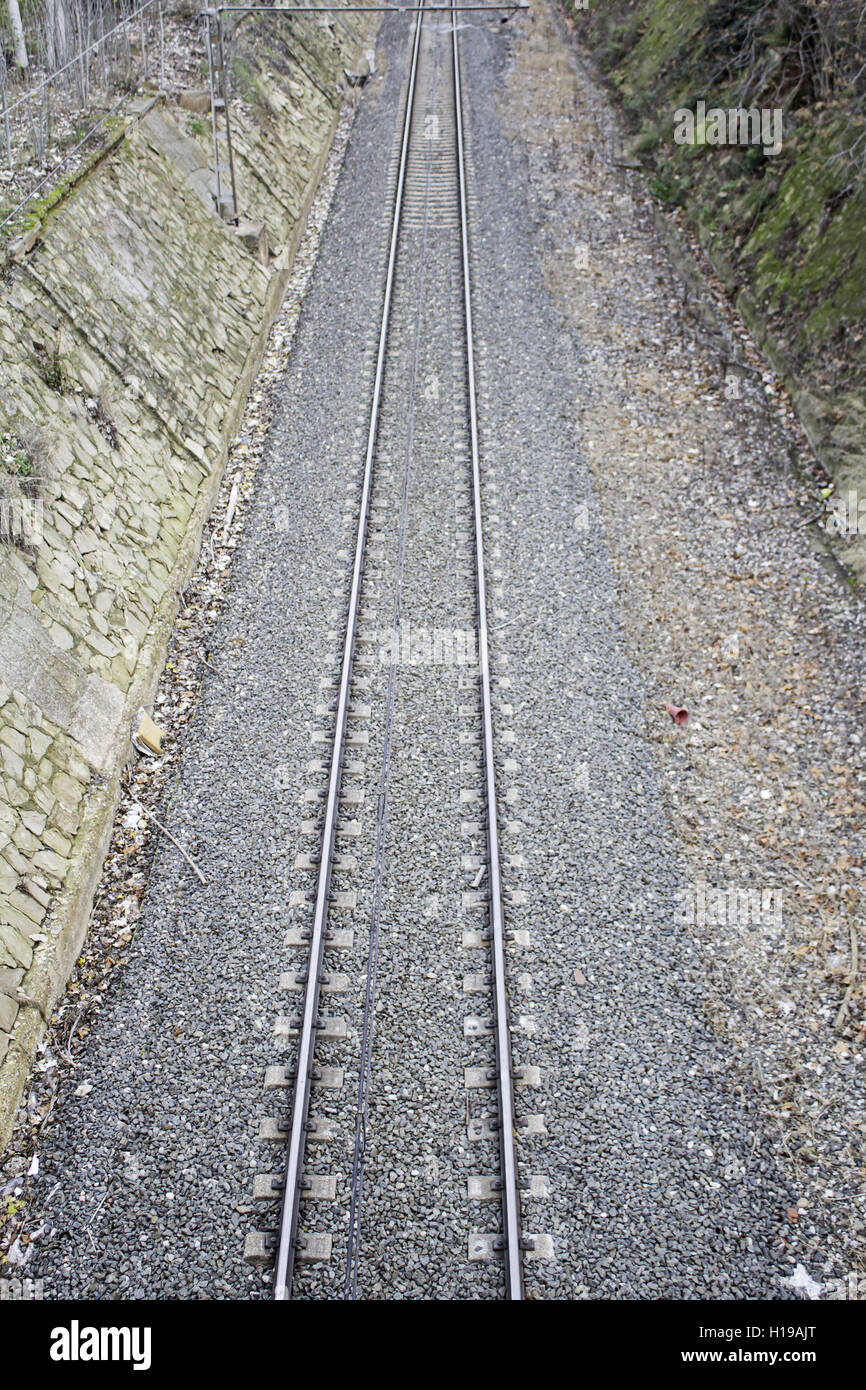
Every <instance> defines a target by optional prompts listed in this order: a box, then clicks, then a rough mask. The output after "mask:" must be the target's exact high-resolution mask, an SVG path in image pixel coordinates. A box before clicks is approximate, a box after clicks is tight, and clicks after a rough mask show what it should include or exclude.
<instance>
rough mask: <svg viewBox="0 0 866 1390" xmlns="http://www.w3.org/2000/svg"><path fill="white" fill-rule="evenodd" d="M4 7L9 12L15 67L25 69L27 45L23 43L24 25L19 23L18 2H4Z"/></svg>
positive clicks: (15, 0)
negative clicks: (5, 6)
mask: <svg viewBox="0 0 866 1390" xmlns="http://www.w3.org/2000/svg"><path fill="white" fill-rule="evenodd" d="M6 5H7V8H8V10H9V23H10V25H11V26H12V43H13V46H14V49H15V66H16V67H18V68H26V67H27V44H26V43H25V42H24V25H23V24H22V23H21V11H20V9H19V8H18V0H6Z"/></svg>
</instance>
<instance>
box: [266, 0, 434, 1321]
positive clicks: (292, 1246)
mask: <svg viewBox="0 0 866 1390" xmlns="http://www.w3.org/2000/svg"><path fill="white" fill-rule="evenodd" d="M423 23H424V6H423V4H422V6H421V7H420V10H419V13H418V18H417V20H416V21H415V37H414V44H413V50H412V63H411V68H410V73H409V86H408V90H407V93H406V114H405V118H404V122H403V139H402V145H401V149H400V165H399V172H398V176H397V188H396V192H395V195H394V213H393V220H392V224H391V243H390V248H389V253H388V269H387V274H386V278H385V295H384V303H383V308H382V322H381V327H380V330H379V351H378V356H377V360H376V376H375V381H374V385H373V398H372V402H371V405H370V425H369V430H368V433H367V452H366V456H365V460H364V481H363V486H362V490H361V503H360V510H359V517H358V537H357V541H356V544H355V563H354V567H353V570H352V587H351V591H350V595H349V612H348V617H347V620H346V637H345V642H344V645H343V662H342V672H341V676H340V693H339V697H338V700H337V712H336V719H335V726H334V745H333V749H332V751H331V768H330V774H329V779H328V798H327V802H326V807H325V823H324V828H323V831H322V857H321V860H320V863H319V875H318V881H317V886H316V905H315V911H314V914H313V929H312V936H311V940H310V955H309V966H308V969H307V984H306V990H305V993H304V1010H303V1017H302V1020H301V1028H300V1033H299V1037H298V1054H297V1056H298V1060H297V1068H296V1073H295V1075H296V1081H295V1096H294V1104H293V1107H292V1123H291V1133H290V1136H289V1153H288V1161H287V1165H286V1181H285V1190H284V1193H283V1204H282V1209H281V1213H280V1228H279V1240H278V1246H277V1258H276V1267H275V1272H274V1299H275V1301H277V1302H282V1301H285V1300H287V1299H289V1298H290V1297H291V1289H292V1276H293V1273H294V1263H295V1250H296V1241H297V1237H298V1221H299V1216H300V1202H301V1182H302V1176H303V1163H304V1153H305V1149H306V1127H307V1121H308V1117H309V1109H310V1090H311V1084H312V1072H313V1062H314V1051H315V1035H316V1020H317V1016H318V1011H319V994H320V989H321V975H322V960H323V957H324V950H325V932H326V922H327V915H328V904H329V896H330V883H331V869H332V866H333V859H334V841H335V837H336V830H337V812H338V808H339V797H340V784H341V781H342V775H343V755H344V751H345V743H346V721H347V718H348V710H349V689H350V686H351V680H352V665H353V659H354V649H355V635H356V631H357V626H358V610H359V607H360V599H361V580H362V576H363V570H364V550H365V547H366V540H367V526H368V521H369V512H370V495H371V491H372V480H373V457H374V454H375V450H376V438H377V434H378V427H379V405H380V400H381V396H382V382H383V378H384V373H385V350H386V346H387V339H388V324H389V319H390V314H391V297H392V292H393V288H394V270H395V265H396V260H397V242H398V238H399V232H400V216H401V212H402V208H403V191H404V187H405V183H406V166H407V163H408V154H409V136H410V133H411V129H412V108H413V104H414V100H415V79H416V76H417V72H418V54H419V52H420V47H421V30H422V27H423Z"/></svg>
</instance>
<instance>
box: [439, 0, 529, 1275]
mask: <svg viewBox="0 0 866 1390" xmlns="http://www.w3.org/2000/svg"><path fill="white" fill-rule="evenodd" d="M458 9H459V6H458V5H456V4H454V3H453V0H452V5H451V10H452V17H451V40H452V44H453V52H454V115H455V123H456V128H457V139H456V145H457V171H458V180H459V193H460V238H461V243H462V259H463V311H464V318H465V324H466V379H467V388H468V395H469V431H470V438H471V445H472V492H473V509H474V517H475V583H476V589H477V595H478V664H479V669H480V675H481V722H482V733H483V746H484V776H485V783H486V788H487V858H488V865H489V874H490V944H491V952H492V956H493V998H494V1031H495V1040H496V1090H497V1100H498V1108H499V1152H500V1163H501V1173H500V1181H501V1184H502V1238H503V1240H504V1242H505V1249H504V1254H505V1286H506V1296H507V1297H508V1298H509V1299H518V1300H519V1299H522V1298H523V1266H522V1260H521V1237H520V1191H519V1187H518V1179H517V1154H516V1151H515V1145H514V1083H513V1078H512V1074H511V1033H510V1029H509V1026H508V1017H509V1016H508V992H507V988H506V981H505V926H504V918H503V911H502V873H501V868H500V862H499V826H498V816H497V803H496V774H495V768H494V762H493V715H492V702H491V695H490V654H489V651H488V631H487V582H486V578H485V573H484V539H483V531H482V512H481V465H480V459H479V447H478V402H477V396H476V390H475V349H474V345H473V327H472V286H471V281H470V275H469V227H468V216H467V197H466V160H465V156H464V149H463V146H464V139H463V97H462V90H461V84H460V52H459V46H458V39H457V18H456V12H457V11H458Z"/></svg>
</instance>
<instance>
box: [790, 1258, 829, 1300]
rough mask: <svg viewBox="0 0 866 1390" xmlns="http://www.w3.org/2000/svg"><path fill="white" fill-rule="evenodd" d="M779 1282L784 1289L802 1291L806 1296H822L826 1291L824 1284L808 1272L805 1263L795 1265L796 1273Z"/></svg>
mask: <svg viewBox="0 0 866 1390" xmlns="http://www.w3.org/2000/svg"><path fill="white" fill-rule="evenodd" d="M779 1283H780V1284H781V1285H782V1287H783V1288H784V1289H793V1290H794V1292H795V1293H801V1294H803V1295H804V1297H806V1298H811V1299H816V1298H820V1297H821V1294H822V1293H823V1292H824V1285H823V1284H818V1283H816V1281H815V1280H814V1279H812V1278H811V1277H810V1276H809V1274H808V1273H807V1272H806V1270H805V1268H804V1267H803V1265H795V1266H794V1273H793V1274H792V1276H791V1278H790V1279H780V1280H779Z"/></svg>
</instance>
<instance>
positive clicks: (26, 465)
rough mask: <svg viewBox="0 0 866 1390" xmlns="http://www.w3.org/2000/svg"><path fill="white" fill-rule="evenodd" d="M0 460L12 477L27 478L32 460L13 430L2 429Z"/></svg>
mask: <svg viewBox="0 0 866 1390" xmlns="http://www.w3.org/2000/svg"><path fill="white" fill-rule="evenodd" d="M0 460H2V463H3V468H4V470H5V472H6V473H8V474H9V476H10V477H12V478H28V477H29V476H30V474H31V473H32V472H33V460H32V459H31V458H30V456H29V454H28V452H27V448H26V445H25V444H24V441H23V440H22V439H21V438H20V437H19V435H17V434H16V432H15V430H4V431H3V432H2V434H0Z"/></svg>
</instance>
